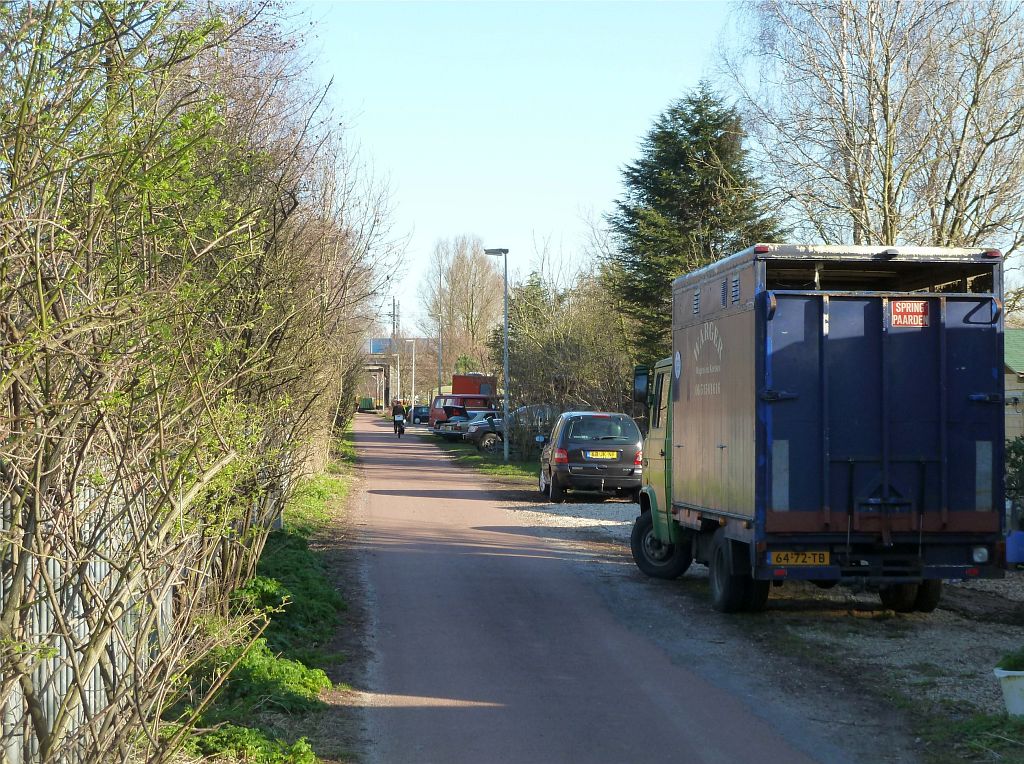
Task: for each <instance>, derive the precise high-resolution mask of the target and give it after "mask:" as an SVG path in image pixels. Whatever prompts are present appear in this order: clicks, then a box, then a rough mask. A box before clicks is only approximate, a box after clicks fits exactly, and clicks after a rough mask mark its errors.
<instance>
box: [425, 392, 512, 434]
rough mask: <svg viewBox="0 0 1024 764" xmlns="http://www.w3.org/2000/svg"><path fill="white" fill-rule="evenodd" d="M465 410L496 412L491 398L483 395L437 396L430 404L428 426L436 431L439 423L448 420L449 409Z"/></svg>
mask: <svg viewBox="0 0 1024 764" xmlns="http://www.w3.org/2000/svg"><path fill="white" fill-rule="evenodd" d="M453 407H454V408H457V409H465V410H466V411H469V412H471V413H477V412H480V411H497V407H496V406H495V402H494V399H493V398H490V397H487V396H483V395H448V394H446V395H438V396H436V397H435V398H434V400H433V402H432V403H431V404H430V426H431V427H432V428H433V429H434V430H437V426H438V424H439V423H441V422H444V421H445V420H446V419H447V418H448V413H447V412H448V410H449V409H451V408H453Z"/></svg>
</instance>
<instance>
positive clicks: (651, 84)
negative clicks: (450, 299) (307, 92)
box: [298, 1, 729, 330]
mask: <svg viewBox="0 0 1024 764" xmlns="http://www.w3.org/2000/svg"><path fill="white" fill-rule="evenodd" d="M298 7H299V8H300V9H301V10H302V11H303V12H304V13H305V14H307V16H308V18H309V19H311V20H313V21H314V22H315V23H314V25H313V26H312V27H311V28H310V32H311V33H310V34H309V35H308V38H307V39H308V43H309V45H310V46H311V47H312V48H314V49H316V50H318V51H319V54H320V70H319V71H318V72H315V73H314V76H316V77H317V78H318V79H321V80H326V79H327V78H333V79H334V89H333V95H332V98H333V102H334V104H335V105H336V107H337V108H338V109H339V111H340V112H341V114H342V116H343V118H344V119H345V121H346V122H347V124H348V125H349V126H350V134H349V135H350V138H351V139H353V140H354V141H355V142H357V143H358V144H359V145H360V146H361V150H362V156H363V159H364V160H367V161H369V162H370V163H371V164H372V166H373V168H374V171H375V172H376V174H377V175H378V176H379V177H380V178H382V179H385V180H386V181H387V183H388V185H389V187H390V188H391V191H392V202H393V206H394V223H395V232H396V234H398V235H407V236H408V237H409V238H408V246H407V248H406V257H405V266H404V271H405V272H406V274H409V275H415V274H419V273H422V272H423V271H424V269H425V267H426V262H427V259H428V257H429V254H430V252H431V250H432V249H433V245H434V242H435V241H437V240H438V239H441V238H448V237H452V236H456V235H459V234H475V235H477V236H479V237H481V238H482V239H483V241H484V245H485V246H487V247H507V248H508V249H509V250H510V254H509V271H510V278H511V277H513V276H516V275H523V274H525V273H526V272H527V271H528V270H529V268H530V267H531V265H532V264H533V263H534V262H535V260H536V250H537V245H535V241H536V242H542V241H543V240H545V239H547V240H549V245H550V250H551V252H552V253H553V254H555V255H557V256H560V257H562V258H564V259H568V260H573V261H577V262H578V261H579V260H580V259H581V257H582V255H581V253H582V251H583V249H584V246H585V243H586V241H587V232H588V226H587V220H588V219H590V218H599V217H600V216H601V215H602V214H603V213H605V212H607V211H609V210H610V209H611V208H612V203H613V201H614V200H615V198H617V197H618V196H619V195H620V194H621V190H622V185H621V174H620V171H621V169H622V167H623V166H624V165H625V164H627V163H628V162H631V161H633V160H635V159H636V158H637V156H638V146H639V142H640V140H641V138H642V136H643V135H644V133H645V132H646V131H647V130H648V129H649V127H650V126H651V123H652V120H653V119H654V117H655V116H656V115H657V114H659V113H660V112H661V111H662V110H663V109H664V108H665V107H666V106H667V105H668V103H669V102H670V101H671V100H673V99H675V98H678V97H680V96H681V95H683V94H684V93H686V92H687V91H688V90H689V89H690V88H692V87H693V86H695V85H696V84H697V82H698V81H699V80H700V79H701V78H702V77H706V76H708V75H709V73H710V72H711V70H712V68H713V63H714V62H713V56H714V48H715V45H716V42H717V39H718V36H719V34H720V32H721V30H722V28H723V26H724V24H725V21H726V16H727V14H728V12H729V6H728V5H727V4H726V3H719V2H657V3H655V2H482V1H480V2H400V3H399V2H318V3H305V4H303V5H301V6H298ZM415 281H417V279H416V278H407V279H406V280H405V286H403V287H402V288H401V289H399V290H397V292H396V294H397V297H398V299H399V300H400V301H401V306H402V307H401V313H402V319H403V320H402V323H403V325H404V327H405V328H406V329H407V330H412V329H413V327H414V325H415V319H416V315H417V314H418V313H419V312H420V306H419V300H418V296H417V294H416V291H415V289H414V287H413V284H414V283H415ZM420 281H422V279H420ZM389 302H390V301H389ZM388 307H389V308H390V305H389V306H388Z"/></svg>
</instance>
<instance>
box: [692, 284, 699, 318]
mask: <svg viewBox="0 0 1024 764" xmlns="http://www.w3.org/2000/svg"><path fill="white" fill-rule="evenodd" d="M693 312H694V313H700V289H695V290H694V292H693Z"/></svg>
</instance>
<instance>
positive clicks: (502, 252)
mask: <svg viewBox="0 0 1024 764" xmlns="http://www.w3.org/2000/svg"><path fill="white" fill-rule="evenodd" d="M484 254H485V255H491V256H492V257H503V258H504V259H505V358H504V367H505V368H504V372H505V384H504V387H505V411H504V413H503V414H502V419H501V429H502V438H501V442H502V446H503V449H502V450H503V452H504V457H505V462H506V463H507V462H508V430H509V424H510V423H509V421H508V250H507V249H485V250H484Z"/></svg>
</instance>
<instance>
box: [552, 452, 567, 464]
mask: <svg viewBox="0 0 1024 764" xmlns="http://www.w3.org/2000/svg"><path fill="white" fill-rule="evenodd" d="M568 463H569V453H568V452H567V451H566V450H565V449H564V448H556V449H555V464H568Z"/></svg>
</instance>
